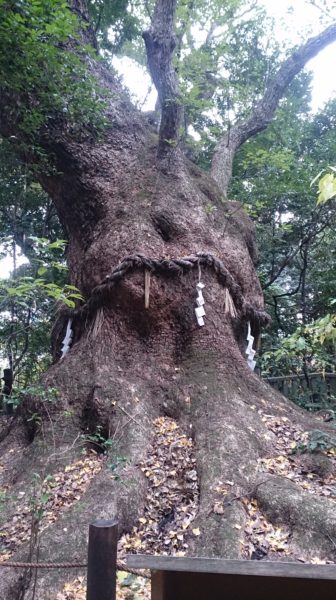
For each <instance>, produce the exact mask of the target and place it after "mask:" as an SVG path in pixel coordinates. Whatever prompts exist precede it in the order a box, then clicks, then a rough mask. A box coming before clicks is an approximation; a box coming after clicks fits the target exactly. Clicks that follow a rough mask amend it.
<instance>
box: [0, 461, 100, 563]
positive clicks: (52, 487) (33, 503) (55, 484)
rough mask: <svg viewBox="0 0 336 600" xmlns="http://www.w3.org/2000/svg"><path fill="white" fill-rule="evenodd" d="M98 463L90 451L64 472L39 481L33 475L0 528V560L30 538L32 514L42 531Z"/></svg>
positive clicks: (71, 500)
mask: <svg viewBox="0 0 336 600" xmlns="http://www.w3.org/2000/svg"><path fill="white" fill-rule="evenodd" d="M102 465H103V460H102V458H101V457H100V456H98V455H97V454H94V453H90V454H88V455H87V456H83V458H82V459H80V460H77V461H76V462H73V463H71V464H70V465H67V466H66V467H65V469H64V471H60V472H59V473H56V474H55V475H53V476H46V477H45V479H44V480H41V481H40V480H39V479H38V478H37V479H36V480H35V482H33V484H32V488H31V490H29V491H27V492H25V493H24V494H23V495H22V494H21V498H20V499H19V501H18V504H17V506H16V512H15V514H14V515H13V516H12V519H11V521H9V522H8V523H5V524H4V525H2V527H1V531H0V540H1V548H2V553H1V555H0V560H7V559H8V558H10V556H11V555H12V553H13V552H14V551H15V550H16V549H17V548H18V546H19V545H20V544H22V543H24V542H27V541H28V540H29V539H30V536H31V526H32V517H33V515H35V516H36V518H37V519H38V520H39V531H43V529H45V528H46V527H48V525H50V523H54V522H55V521H56V520H57V519H58V517H59V515H60V514H61V513H62V512H63V511H64V510H66V509H68V508H69V507H70V506H72V505H73V504H74V503H75V502H77V501H78V500H80V498H81V495H82V494H83V493H84V492H85V490H86V489H87V487H88V485H89V483H90V481H91V479H92V478H93V477H94V476H95V475H96V474H97V473H98V472H99V471H100V469H101V468H102Z"/></svg>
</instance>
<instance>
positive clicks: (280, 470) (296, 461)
mask: <svg viewBox="0 0 336 600" xmlns="http://www.w3.org/2000/svg"><path fill="white" fill-rule="evenodd" d="M259 412H260V414H261V415H262V417H261V419H262V421H263V422H264V423H265V425H266V426H267V428H268V429H269V430H270V431H272V433H273V434H275V436H276V448H277V450H278V452H279V454H278V455H277V456H274V457H271V458H261V459H259V469H260V471H261V472H267V473H272V474H274V475H280V476H282V477H287V478H288V479H290V480H291V481H294V482H295V483H296V484H297V485H299V486H300V487H302V488H303V489H304V490H306V491H307V492H309V493H311V494H315V495H318V496H327V497H329V498H331V499H333V500H336V479H335V475H336V458H335V455H334V452H333V451H332V450H331V451H328V452H327V453H326V454H327V455H328V459H329V460H328V462H329V463H330V467H331V468H330V470H329V472H327V471H326V472H325V473H323V470H322V468H321V465H320V469H318V468H317V466H318V464H316V468H315V469H314V466H313V463H314V461H313V460H311V461H310V468H309V461H307V460H305V459H304V457H302V455H301V456H300V454H299V453H298V451H299V449H300V447H304V446H305V445H306V444H307V440H308V433H307V432H306V431H300V430H299V429H298V428H297V427H295V426H294V425H293V424H292V423H291V422H290V421H289V419H288V418H287V417H279V416H276V417H275V416H273V415H267V414H264V413H262V411H259ZM316 456H317V455H316ZM320 456H321V454H320ZM322 456H323V455H322ZM316 463H318V459H316ZM313 471H315V472H313Z"/></svg>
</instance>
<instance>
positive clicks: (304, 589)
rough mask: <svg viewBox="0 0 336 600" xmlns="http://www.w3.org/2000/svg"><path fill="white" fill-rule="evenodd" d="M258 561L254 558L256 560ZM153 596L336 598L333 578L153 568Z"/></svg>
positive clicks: (179, 599)
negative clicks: (157, 569) (188, 571)
mask: <svg viewBox="0 0 336 600" xmlns="http://www.w3.org/2000/svg"><path fill="white" fill-rule="evenodd" d="M253 562H255V561H253ZM151 587H152V596H151V600H208V599H210V600H246V599H248V600H284V599H288V600H317V599H321V600H335V598H336V584H335V581H331V580H325V579H324V580H319V579H313V580H311V579H295V578H294V579H293V578H289V577H280V578H279V577H259V576H251V575H228V574H219V573H185V572H181V571H153V572H152V586H151Z"/></svg>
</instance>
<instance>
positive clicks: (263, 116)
mask: <svg viewBox="0 0 336 600" xmlns="http://www.w3.org/2000/svg"><path fill="white" fill-rule="evenodd" d="M335 40H336V23H334V24H333V25H330V26H329V27H328V28H327V29H325V30H324V31H323V32H322V33H320V34H319V35H317V36H315V37H313V38H310V39H309V40H308V41H307V43H306V44H304V45H303V46H301V47H300V48H299V49H297V50H295V51H294V52H293V53H292V54H291V55H290V56H289V58H287V60H285V61H284V62H283V63H282V65H281V66H280V68H279V69H278V71H277V73H276V74H275V76H274V78H273V80H271V82H270V84H269V85H268V87H267V89H266V91H265V94H264V96H263V98H262V100H261V101H260V102H259V103H258V104H257V106H256V108H255V110H254V112H253V113H252V115H251V116H250V117H249V118H248V119H246V121H243V122H241V123H237V124H236V125H234V126H233V127H231V128H230V131H229V132H226V133H225V134H224V135H223V137H222V138H221V139H220V141H219V142H218V144H217V147H216V150H215V153H214V157H213V161H212V169H211V172H212V175H213V177H214V179H215V180H216V182H217V183H218V185H219V186H220V188H221V189H222V191H223V193H224V194H226V193H227V188H228V185H229V182H230V179H231V175H232V165H233V159H234V155H235V152H236V150H237V149H238V148H239V147H240V146H241V145H242V144H243V143H244V142H246V140H248V139H249V138H251V137H252V136H254V135H256V134H257V133H259V132H260V131H262V130H263V129H265V128H266V127H267V125H268V124H269V123H270V121H271V120H272V118H273V116H274V113H275V110H276V108H277V106H278V104H279V100H280V99H281V98H282V96H283V95H284V93H285V92H286V90H287V88H288V86H289V84H290V83H291V81H292V80H293V79H294V77H295V76H296V75H297V74H298V73H299V72H300V71H301V69H302V68H303V67H304V66H305V64H306V63H307V62H308V61H309V60H310V59H311V58H313V57H314V56H316V54H318V53H319V52H320V51H321V50H323V48H325V47H326V46H328V45H329V44H331V43H332V42H333V41H335Z"/></svg>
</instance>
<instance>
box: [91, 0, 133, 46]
mask: <svg viewBox="0 0 336 600" xmlns="http://www.w3.org/2000/svg"><path fill="white" fill-rule="evenodd" d="M132 5H133V3H132V2H129V0H114V2H110V0H89V1H88V3H87V6H88V12H89V16H90V20H91V22H92V25H93V29H94V31H95V34H96V36H97V39H98V43H99V46H100V48H102V49H104V50H108V51H109V52H112V53H116V52H120V51H121V50H122V48H123V46H124V45H125V44H126V42H130V41H132V40H133V39H134V38H135V37H139V35H140V34H141V28H140V21H139V18H138V17H137V15H136V14H134V7H133V6H132Z"/></svg>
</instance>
